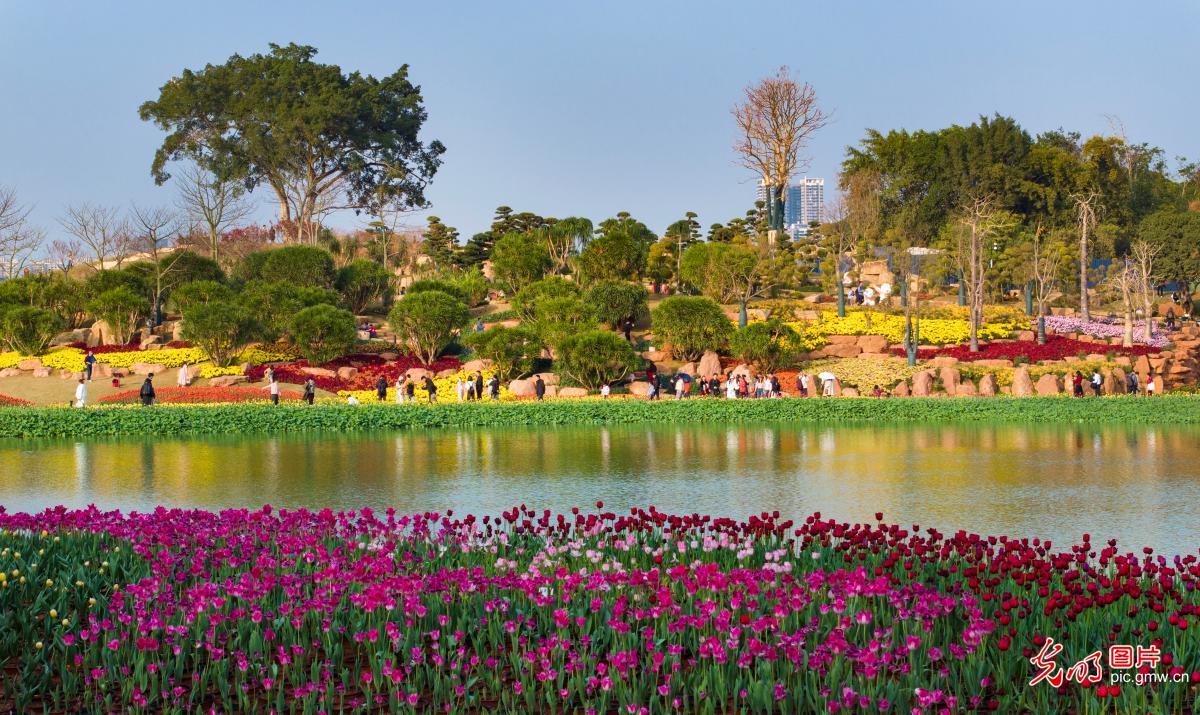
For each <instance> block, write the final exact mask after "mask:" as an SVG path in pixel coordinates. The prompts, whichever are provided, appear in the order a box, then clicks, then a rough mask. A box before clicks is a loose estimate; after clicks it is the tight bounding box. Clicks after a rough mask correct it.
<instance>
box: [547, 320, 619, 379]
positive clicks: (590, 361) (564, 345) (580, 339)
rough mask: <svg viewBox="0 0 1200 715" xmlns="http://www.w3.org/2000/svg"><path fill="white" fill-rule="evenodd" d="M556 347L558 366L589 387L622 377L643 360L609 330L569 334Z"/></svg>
mask: <svg viewBox="0 0 1200 715" xmlns="http://www.w3.org/2000/svg"><path fill="white" fill-rule="evenodd" d="M557 347H558V353H557V356H556V358H555V361H554V365H555V367H556V368H557V369H558V371H559V372H561V373H562V374H564V375H566V376H567V377H569V378H571V379H572V380H574V381H575V382H577V383H579V384H580V385H582V386H584V387H586V388H588V389H589V390H594V389H596V388H598V387H600V386H601V385H604V384H608V383H612V382H616V381H617V380H620V379H621V378H623V377H625V376H626V375H628V374H629V373H630V372H632V371H633V370H635V369H636V368H637V366H638V363H639V362H640V360H639V358H638V356H637V355H636V354H635V353H634V352H633V348H632V347H631V346H630V345H629V343H628V342H627V341H626V340H624V339H623V338H621V336H619V335H617V334H616V333H613V332H610V331H607V330H585V331H583V332H579V333H575V334H574V335H568V336H567V337H565V338H563V339H562V340H561V341H560V342H559V343H558V346H557Z"/></svg>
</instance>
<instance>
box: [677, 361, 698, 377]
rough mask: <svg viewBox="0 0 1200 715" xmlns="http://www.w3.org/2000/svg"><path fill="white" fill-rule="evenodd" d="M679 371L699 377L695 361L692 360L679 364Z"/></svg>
mask: <svg viewBox="0 0 1200 715" xmlns="http://www.w3.org/2000/svg"><path fill="white" fill-rule="evenodd" d="M679 372H682V373H683V374H685V375H691V376H692V377H699V375H700V373H698V372H696V363H694V362H685V363H684V364H682V365H680V366H679Z"/></svg>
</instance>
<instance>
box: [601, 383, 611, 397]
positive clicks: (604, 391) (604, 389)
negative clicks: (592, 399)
mask: <svg viewBox="0 0 1200 715" xmlns="http://www.w3.org/2000/svg"><path fill="white" fill-rule="evenodd" d="M611 392H612V388H611V387H609V386H608V383H607V382H606V383H604V384H603V385H601V386H600V397H601V399H605V400H607V399H608V395H609V393H611Z"/></svg>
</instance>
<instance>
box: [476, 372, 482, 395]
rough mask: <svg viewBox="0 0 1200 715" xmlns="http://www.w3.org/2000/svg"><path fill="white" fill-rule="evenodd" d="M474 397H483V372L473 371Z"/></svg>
mask: <svg viewBox="0 0 1200 715" xmlns="http://www.w3.org/2000/svg"><path fill="white" fill-rule="evenodd" d="M475 399H477V400H482V399H483V373H482V372H480V371H478V370H476V371H475Z"/></svg>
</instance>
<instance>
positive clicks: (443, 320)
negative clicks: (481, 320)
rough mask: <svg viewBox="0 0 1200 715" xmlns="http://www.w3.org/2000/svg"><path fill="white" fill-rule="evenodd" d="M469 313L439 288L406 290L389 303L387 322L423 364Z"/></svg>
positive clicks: (461, 326) (442, 344)
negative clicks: (402, 294) (417, 290)
mask: <svg viewBox="0 0 1200 715" xmlns="http://www.w3.org/2000/svg"><path fill="white" fill-rule="evenodd" d="M470 319H471V313H470V311H469V310H468V309H467V306H466V305H465V304H464V303H463V302H462V301H461V300H459V299H457V298H455V297H454V296H452V295H450V294H449V293H445V292H443V291H440V290H427V291H420V292H417V293H409V294H408V295H406V296H404V297H403V298H401V299H400V300H398V301H396V305H394V306H392V310H391V312H390V313H388V322H390V323H391V326H392V331H393V332H395V333H396V334H397V335H398V336H400V337H401V339H403V340H404V342H405V344H406V345H407V346H408V347H409V349H410V350H412V352H413V353H414V354H416V355H417V357H419V358H421V360H423V361H424V362H425V364H430V363H432V362H433V361H434V360H436V359H437V357H438V355H440V354H441V352H442V351H443V350H445V349H446V346H447V345H449V344H450V341H451V340H453V339H454V332H455V331H456V330H460V329H462V328H463V327H465V326H466V325H467V322H468V321H469V320H470Z"/></svg>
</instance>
